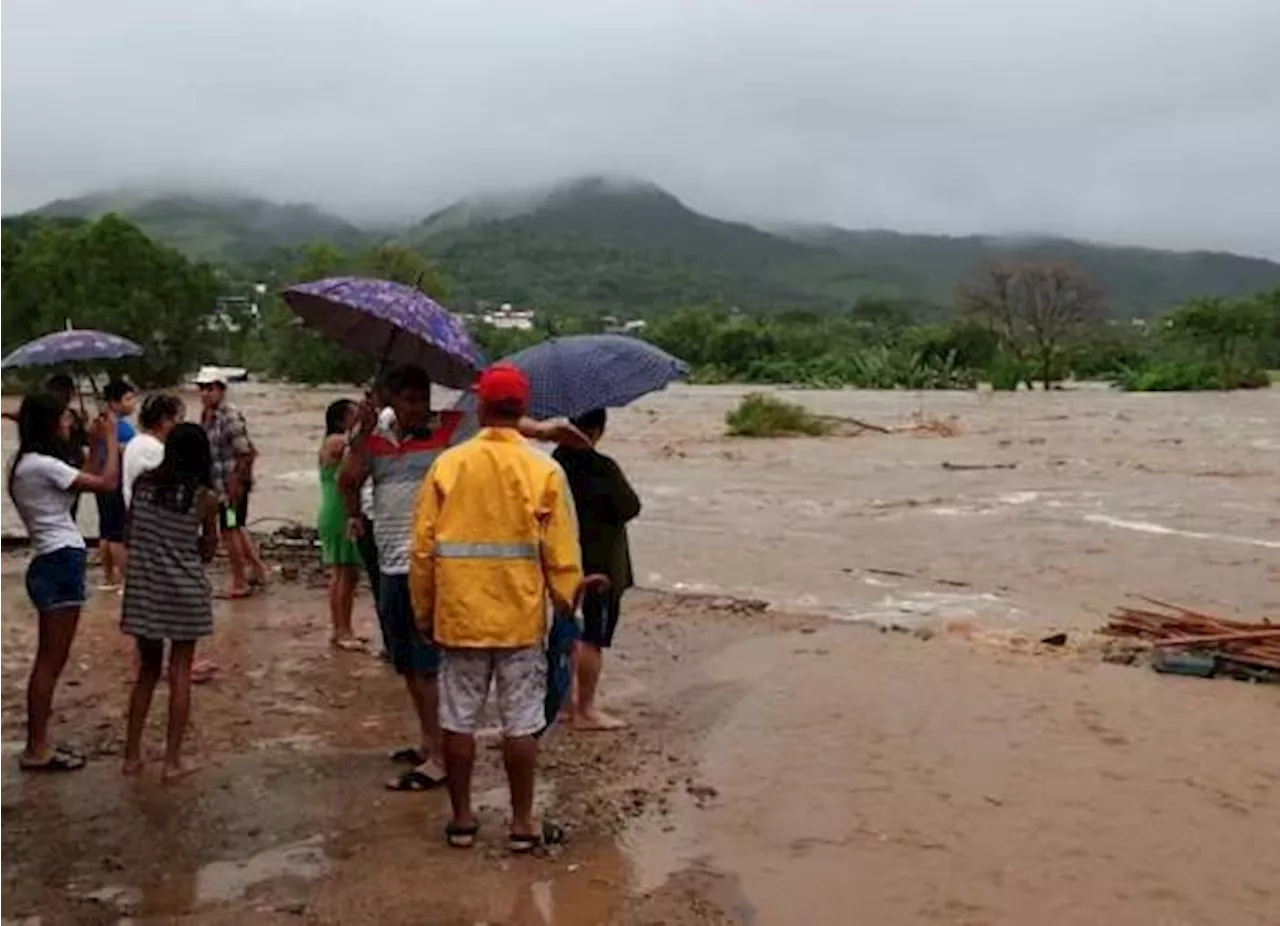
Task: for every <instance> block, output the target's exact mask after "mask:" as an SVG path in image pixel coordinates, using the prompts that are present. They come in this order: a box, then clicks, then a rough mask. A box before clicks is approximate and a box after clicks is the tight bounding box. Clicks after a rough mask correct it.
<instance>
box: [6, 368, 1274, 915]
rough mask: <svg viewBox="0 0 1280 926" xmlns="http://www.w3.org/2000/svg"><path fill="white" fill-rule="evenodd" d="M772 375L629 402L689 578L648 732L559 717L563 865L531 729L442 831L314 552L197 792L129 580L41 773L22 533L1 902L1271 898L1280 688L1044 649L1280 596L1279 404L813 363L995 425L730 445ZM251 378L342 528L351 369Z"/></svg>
mask: <svg viewBox="0 0 1280 926" xmlns="http://www.w3.org/2000/svg"><path fill="white" fill-rule="evenodd" d="M740 393H741V390H737V389H731V388H724V389H702V388H697V389H680V390H673V391H672V392H670V393H668V394H664V395H660V396H655V397H651V398H650V399H649V400H647V401H646V402H644V403H642V404H640V405H639V406H637V407H635V408H633V409H629V410H627V411H625V412H622V413H619V414H617V415H616V416H615V420H614V422H613V433H612V434H611V435H610V437H609V447H610V449H611V450H612V451H613V452H614V453H615V454H616V456H617V457H618V458H619V460H620V461H621V462H622V463H623V465H624V466H625V467H626V469H627V470H628V472H629V473H630V474H631V475H632V476H633V479H634V481H635V482H636V484H637V487H638V488H639V490H640V492H641V494H642V496H643V498H644V501H645V506H646V507H645V511H644V513H643V514H642V516H641V519H640V521H639V522H638V523H637V524H636V526H635V529H634V531H633V546H634V548H635V558H636V562H637V571H638V575H639V577H640V581H641V582H642V584H644V585H646V586H649V587H651V588H653V589H657V590H659V591H644V592H638V593H635V594H633V596H632V597H631V598H629V600H628V607H627V610H626V614H625V616H624V623H623V627H622V629H621V630H620V632H619V638H618V648H617V649H616V650H615V653H614V658H613V659H612V661H611V662H610V663H609V667H608V670H607V673H608V674H607V676H606V688H607V689H608V690H607V693H606V694H607V700H608V702H609V704H610V705H611V706H613V707H614V708H616V709H617V710H618V711H619V712H621V713H624V714H625V715H626V716H627V717H628V718H629V719H631V720H632V721H633V727H632V729H631V730H630V731H628V732H627V733H625V734H622V735H619V736H609V735H603V734H573V733H567V732H557V733H556V734H555V735H554V736H553V737H552V739H551V742H550V743H549V744H548V748H547V755H546V761H545V767H546V774H545V776H544V779H545V782H544V787H543V792H542V793H543V802H544V806H545V813H546V814H547V815H548V816H549V817H553V818H555V819H556V820H558V821H562V822H565V823H567V824H568V825H569V826H570V827H571V829H572V831H573V835H574V839H573V840H572V843H571V845H570V846H569V847H568V848H567V849H565V850H564V851H563V852H562V853H560V854H557V855H555V856H552V857H548V858H541V859H524V860H512V859H509V858H507V857H506V855H505V853H504V852H503V851H502V834H503V809H502V808H503V807H504V806H505V798H504V796H503V794H502V791H501V788H500V784H501V777H500V770H499V762H498V760H497V754H496V753H493V752H488V753H487V755H488V758H487V759H485V760H484V761H482V767H483V770H482V773H481V774H482V775H483V782H482V784H481V788H482V789H484V790H485V791H486V798H485V799H486V803H487V804H488V805H489V806H490V809H489V810H488V811H486V814H485V818H484V830H483V835H482V840H481V846H480V847H479V848H478V849H477V850H476V851H473V852H471V853H461V852H451V851H448V850H446V849H445V848H443V846H442V839H441V835H440V833H441V827H442V826H443V823H444V821H445V819H446V801H445V799H444V797H443V795H439V794H433V795H425V796H423V795H399V794H390V793H388V792H385V791H384V790H382V788H381V783H382V780H383V779H384V778H386V777H388V775H389V774H390V773H391V772H392V771H393V769H392V767H391V766H390V764H389V763H388V762H387V761H386V758H385V753H386V750H387V749H388V748H390V747H392V746H396V745H402V744H403V743H404V742H406V741H407V740H406V737H408V735H409V732H410V728H411V724H410V716H409V712H408V708H407V703H406V699H405V697H404V695H403V694H402V692H401V690H400V688H399V687H398V685H397V683H396V680H395V679H394V678H393V677H392V676H391V675H390V673H389V672H388V671H386V669H385V668H384V667H383V665H382V664H381V663H380V662H378V661H377V660H376V659H374V658H373V657H370V656H364V655H360V654H348V653H333V652H331V651H330V650H329V648H328V647H327V645H326V642H325V640H326V637H325V626H324V625H325V619H324V613H323V607H324V605H323V591H322V590H321V589H317V588H313V587H310V586H309V585H308V584H307V582H306V581H305V576H304V581H301V582H296V583H289V582H285V581H283V580H280V581H277V582H276V583H275V584H274V585H273V586H272V588H271V589H270V590H269V591H268V592H267V593H266V594H265V596H264V597H262V598H260V599H257V600H251V601H248V602H235V603H232V602H219V603H218V610H217V628H218V629H217V633H216V634H215V636H214V638H213V640H212V642H211V643H210V644H209V646H208V649H209V652H210V655H212V656H213V657H214V658H215V659H216V660H217V661H218V662H219V663H220V664H221V666H222V671H221V673H220V674H219V676H218V677H217V679H216V680H215V681H213V682H211V683H209V684H208V685H205V686H202V687H200V688H199V689H197V691H196V693H195V702H194V721H193V730H192V736H191V748H192V750H193V753H194V754H195V755H196V756H198V757H199V759H200V760H201V761H203V762H204V764H205V768H204V769H203V771H202V772H201V773H199V774H198V775H197V776H195V777H194V778H192V779H190V780H187V781H185V782H182V783H180V784H177V785H174V786H169V787H164V786H161V784H160V783H159V781H158V780H157V778H156V776H155V775H154V774H152V775H151V776H150V777H148V778H145V779H143V780H141V781H133V780H126V779H123V778H122V777H121V776H120V775H119V769H118V761H119V756H118V754H117V753H118V749H119V745H120V738H121V735H122V733H123V730H122V727H123V723H122V715H123V712H124V709H125V698H126V697H127V675H128V662H127V647H126V645H125V643H124V641H123V640H122V639H121V638H120V637H119V635H118V633H117V632H116V630H115V621H116V614H115V611H116V608H117V603H116V602H117V599H114V598H113V597H111V596H106V595H99V596H96V597H95V598H94V600H93V602H92V603H91V606H90V608H89V609H88V610H87V612H86V614H85V617H84V619H83V622H82V629H81V635H80V637H79V638H78V640H77V643H76V647H75V650H74V652H73V656H72V664H71V665H70V666H69V668H68V671H67V675H66V676H65V680H64V684H63V687H62V688H61V689H60V692H59V696H58V701H57V707H58V713H59V728H58V735H59V738H61V739H63V740H66V741H70V742H73V743H75V744H77V745H80V746H83V747H85V748H86V749H87V750H88V751H89V752H90V753H91V754H92V755H93V761H92V764H91V766H90V767H89V768H88V769H87V770H86V771H84V772H82V773H78V774H76V775H71V776H66V777H63V778H40V777H37V776H23V775H21V774H20V773H18V772H17V770H16V761H15V759H14V758H13V751H14V750H15V749H16V748H19V747H18V746H17V744H18V743H19V741H20V740H21V736H22V726H23V718H22V711H23V686H24V684H25V670H26V668H27V665H28V661H29V658H30V653H31V648H32V643H33V640H32V620H31V614H30V612H29V606H28V605H27V604H26V602H25V599H24V596H23V592H22V586H21V570H22V568H23V561H22V558H21V555H20V554H7V555H6V556H5V559H4V563H3V605H4V611H3V613H4V621H3V644H4V646H3V695H4V697H3V707H4V712H3V719H4V727H5V729H4V740H5V744H6V758H5V762H4V766H3V849H4V881H3V887H4V891H3V908H4V909H3V913H4V917H5V920H6V922H8V921H12V922H23V921H29V922H41V923H63V922H66V923H116V922H121V921H130V922H147V923H150V922H155V923H163V922H182V923H197V924H199V923H222V922H226V923H232V922H235V923H237V924H239V923H243V922H263V923H273V922H279V923H295V922H312V923H357V924H358V923H442V924H453V923H458V924H475V923H513V924H515V923H519V924H543V926H550V924H560V926H564V924H575V926H576V924H582V926H586V924H606V923H636V924H639V923H645V924H649V923H654V924H656V923H673V924H682V923H758V924H789V923H849V922H866V923H874V924H891V926H892V924H914V923H934V922H936V923H965V924H978V923H1002V924H1003V923H1008V924H1014V923H1018V924H1022V923H1052V924H1059V923H1061V924H1071V923H1089V924H1097V923H1169V924H1180V923H1187V924H1193V923H1195V924H1203V923H1223V924H1252V923H1257V924H1264V923H1266V924H1271V923H1274V922H1276V916H1275V911H1276V909H1280V884H1278V883H1277V878H1276V874H1275V873H1276V872H1277V871H1280V839H1278V838H1277V837H1276V833H1280V737H1278V736H1277V735H1276V731H1277V729H1280V693H1278V691H1277V690H1276V689H1275V688H1273V687H1265V686H1254V685H1247V684H1240V683H1233V682H1226V681H1221V682H1218V681H1209V682H1206V681H1201V680H1193V679H1173V678H1167V677H1161V676H1157V675H1155V674H1154V673H1151V672H1150V671H1148V670H1145V669H1135V668H1130V667H1125V666H1115V665H1109V664H1104V663H1102V662H1101V661H1100V660H1099V659H1098V658H1097V654H1096V652H1094V651H1093V650H1092V649H1091V648H1090V647H1089V646H1088V645H1084V646H1081V647H1079V648H1077V647H1075V646H1069V647H1067V648H1065V649H1064V650H1052V651H1048V650H1047V649H1046V648H1042V647H1035V646H1033V645H1029V643H1028V641H1029V640H1034V639H1035V638H1036V637H1037V636H1039V635H1040V632H1041V631H1042V630H1043V628H1046V627H1055V628H1057V627H1062V628H1069V629H1073V630H1074V629H1077V628H1088V627H1092V626H1095V625H1096V624H1098V623H1099V622H1100V620H1101V619H1102V617H1103V615H1104V614H1105V612H1106V611H1107V610H1108V609H1109V608H1110V607H1112V606H1114V605H1116V604H1118V603H1120V602H1121V601H1123V600H1124V597H1125V596H1126V595H1127V594H1130V593H1145V594H1150V595H1152V596H1154V597H1157V598H1162V599H1166V600H1172V601H1177V602H1181V603H1185V604H1189V605H1197V606H1201V607H1203V608H1206V609H1210V610H1215V611H1219V612H1223V613H1227V614H1232V613H1240V614H1242V615H1245V616H1248V617H1252V618H1257V617H1261V616H1264V615H1267V614H1271V615H1275V614H1276V613H1277V612H1280V606H1278V602H1280V569H1278V568H1277V564H1278V563H1280V516H1278V512H1280V504H1278V501H1280V499H1278V498H1277V495H1278V493H1277V489H1276V486H1277V485H1280V481H1278V479H1277V477H1280V394H1274V391H1273V394H1267V393H1255V394H1241V395H1228V396H1222V395H1195V396H1126V395H1118V394H1114V393H1110V392H1107V391H1103V390H1098V389H1083V390H1080V391H1074V392H1063V393H1055V394H1048V395H1040V394H1036V395H1027V394H1020V395H1013V396H1009V395H996V396H992V395H975V394H932V393H931V394H925V395H917V394H906V393H858V392H844V393H823V392H806V393H798V394H797V397H798V398H799V399H800V400H801V401H804V402H805V403H807V404H809V405H810V406H811V407H813V408H815V409H817V410H819V411H822V412H825V413H829V414H834V415H844V416H853V417H857V418H861V419H864V420H867V421H870V422H873V423H877V424H884V425H892V424H899V423H904V422H906V421H908V420H909V419H910V418H911V417H912V415H913V414H920V415H924V416H927V417H934V418H951V417H953V416H954V419H955V422H956V424H957V425H958V426H959V428H960V431H961V434H960V436H957V437H951V438H939V437H916V436H911V435H907V434H894V435H870V434H869V435H866V436H862V437H857V438H831V439H824V440H820V441H814V440H794V441H791V440H787V441H733V440H728V439H725V438H723V437H721V436H720V435H719V432H720V430H721V420H722V417H723V414H724V412H725V410H727V409H728V408H729V407H730V406H731V405H732V403H733V401H734V399H735V398H736V396H737V395H739V394H740ZM235 394H236V399H237V401H239V402H240V404H241V405H242V407H243V408H244V409H245V410H246V412H247V413H248V414H249V417H250V424H251V427H252V428H253V430H254V433H255V437H256V439H257V441H258V444H259V446H260V449H261V451H262V453H263V459H262V465H261V481H260V486H259V490H258V492H257V494H256V495H255V498H254V511H253V513H252V514H253V517H254V518H259V517H275V518H286V519H288V518H297V519H302V520H309V519H310V517H311V510H312V506H313V505H314V501H315V481H314V476H313V475H312V471H313V469H314V467H313V460H312V453H313V450H314V444H315V443H316V442H317V441H318V439H319V434H320V430H321V429H320V422H321V414H320V413H321V410H322V409H323V406H324V404H325V403H326V402H327V401H329V400H330V399H331V398H332V397H333V396H334V395H335V394H334V393H331V392H321V391H314V392H312V391H300V390H282V389H279V388H274V387H261V386H256V385H254V386H244V387H236V389H235ZM8 428H9V426H7V425H6V431H5V438H6V440H5V449H6V451H7V450H8V449H9V447H10V439H11V436H12V435H11V432H10V430H9V429H8ZM997 465H998V466H999V467H1000V468H985V469H971V468H968V467H975V466H982V467H991V466H997ZM957 467H959V468H957ZM87 507H89V508H91V507H92V506H87ZM88 524H89V525H91V524H92V517H91V516H90V517H89V518H88ZM14 525H15V520H14V518H13V517H12V509H11V508H8V507H7V504H6V508H5V516H4V527H5V530H6V531H9V530H13V529H14ZM260 526H262V527H263V528H269V527H271V526H272V524H271V523H270V522H264V523H262V524H261V525H260ZM689 592H700V593H704V595H705V596H704V597H697V596H690V595H688V594H687V593H689ZM678 593H686V594H678ZM732 597H739V598H757V599H763V600H768V601H770V602H773V603H774V604H775V605H776V607H775V609H773V610H771V611H768V612H761V611H759V610H757V609H756V608H755V607H753V606H749V605H744V604H740V603H736V602H734V601H733V600H731V599H732ZM357 607H358V612H359V616H360V619H361V620H362V621H363V622H364V623H365V625H366V626H368V624H369V622H370V620H371V618H370V615H369V604H368V600H367V596H365V597H364V598H362V599H361V601H360V603H359V604H358V606H357ZM827 617H834V618H838V619H842V620H827V619H826V618H827ZM850 620H852V621H853V623H851V622H850ZM858 621H866V622H870V623H871V624H873V623H875V622H883V623H895V624H898V625H901V626H906V627H912V626H917V625H919V626H925V627H929V628H931V629H936V630H937V631H938V632H937V633H936V635H933V636H930V634H929V633H927V632H922V633H921V634H920V635H919V636H915V635H911V634H899V633H879V632H876V630H875V629H874V627H873V626H870V625H869V624H867V623H858ZM925 638H928V639H925ZM163 707H164V698H163V694H161V695H159V696H158V698H157V704H156V716H155V717H154V718H153V724H152V729H151V730H150V731H149V737H150V742H151V743H152V746H153V748H158V747H159V743H160V738H161V736H162V732H161V723H162V720H163ZM36 918H38V919H36Z"/></svg>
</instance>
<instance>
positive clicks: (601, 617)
mask: <svg viewBox="0 0 1280 926" xmlns="http://www.w3.org/2000/svg"><path fill="white" fill-rule="evenodd" d="M621 605H622V595H621V594H619V593H618V592H615V591H612V590H610V591H607V592H605V593H604V594H603V595H598V594H596V593H594V592H588V593H587V594H586V595H585V596H583V599H582V637H581V640H582V642H583V643H590V644H591V645H592V646H598V647H600V648H601V649H608V648H609V647H610V646H612V645H613V632H614V631H615V630H617V629H618V611H619V609H620V607H621Z"/></svg>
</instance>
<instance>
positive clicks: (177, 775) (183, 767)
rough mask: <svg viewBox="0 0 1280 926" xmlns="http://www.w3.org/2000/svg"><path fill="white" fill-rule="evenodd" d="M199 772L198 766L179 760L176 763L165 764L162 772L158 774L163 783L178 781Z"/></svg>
mask: <svg viewBox="0 0 1280 926" xmlns="http://www.w3.org/2000/svg"><path fill="white" fill-rule="evenodd" d="M198 771H200V766H199V765H196V764H194V763H192V762H188V761H187V760H185V759H179V760H178V761H177V762H166V763H165V764H164V771H163V772H161V773H160V777H161V778H162V779H163V780H164V781H165V782H173V781H180V780H181V779H183V778H186V777H188V776H189V775H194V774H195V773H196V772H198Z"/></svg>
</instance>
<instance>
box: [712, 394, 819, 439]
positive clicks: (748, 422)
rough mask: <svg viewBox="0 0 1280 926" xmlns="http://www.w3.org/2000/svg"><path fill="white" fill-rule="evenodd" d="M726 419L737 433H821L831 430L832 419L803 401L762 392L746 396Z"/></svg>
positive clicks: (795, 434) (780, 435)
mask: <svg viewBox="0 0 1280 926" xmlns="http://www.w3.org/2000/svg"><path fill="white" fill-rule="evenodd" d="M724 420H725V423H726V424H728V425H729V434H730V435H732V436H734V437H794V436H801V435H803V436H808V437H821V436H823V435H825V434H830V433H831V424H830V423H829V422H827V421H824V420H823V419H822V418H819V417H818V416H817V415H814V414H813V413H812V412H810V411H808V410H806V409H805V408H803V407H801V406H799V405H796V404H794V403H791V402H784V401H782V400H781V399H778V398H775V397H773V396H770V395H765V394H764V393H762V392H753V393H751V394H750V395H746V396H744V397H743V399H742V401H741V402H739V403H738V407H737V408H735V409H733V410H732V411H731V412H729V413H728V414H727V415H725V419H724Z"/></svg>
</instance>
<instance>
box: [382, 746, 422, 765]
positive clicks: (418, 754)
mask: <svg viewBox="0 0 1280 926" xmlns="http://www.w3.org/2000/svg"><path fill="white" fill-rule="evenodd" d="M387 758H388V759H390V760H391V761H392V762H404V763H406V764H408V765H421V764H422V763H423V762H426V761H427V757H426V756H424V755H423V754H422V751H421V750H419V749H415V748H414V747H413V746H406V747H405V748H404V749H397V750H396V751H395V752H393V753H391V755H389V756H387Z"/></svg>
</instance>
